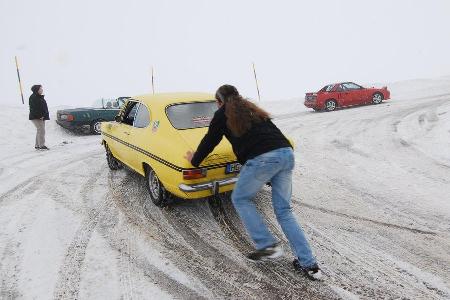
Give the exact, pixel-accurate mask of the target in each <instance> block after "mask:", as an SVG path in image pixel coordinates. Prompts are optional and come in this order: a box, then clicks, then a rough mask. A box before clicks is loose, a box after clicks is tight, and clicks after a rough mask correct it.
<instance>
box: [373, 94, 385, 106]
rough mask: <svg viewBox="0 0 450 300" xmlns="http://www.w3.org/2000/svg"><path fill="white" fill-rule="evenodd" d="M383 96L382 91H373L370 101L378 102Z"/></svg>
mask: <svg viewBox="0 0 450 300" xmlns="http://www.w3.org/2000/svg"><path fill="white" fill-rule="evenodd" d="M383 99H384V97H383V94H382V93H375V94H373V95H372V103H373V104H380V103H381V102H382V101H383Z"/></svg>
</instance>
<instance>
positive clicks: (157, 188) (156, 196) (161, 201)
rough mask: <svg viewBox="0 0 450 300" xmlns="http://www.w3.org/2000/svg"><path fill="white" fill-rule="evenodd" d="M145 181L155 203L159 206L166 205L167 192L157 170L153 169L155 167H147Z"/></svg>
mask: <svg viewBox="0 0 450 300" xmlns="http://www.w3.org/2000/svg"><path fill="white" fill-rule="evenodd" d="M145 183H146V186H147V190H148V192H149V194H150V198H151V199H152V202H153V204H155V205H156V206H158V207H164V206H166V205H167V192H166V190H165V189H164V186H163V185H162V183H161V181H160V180H159V178H158V176H157V175H156V173H155V171H153V169H152V168H150V167H149V166H147V167H146V171H145Z"/></svg>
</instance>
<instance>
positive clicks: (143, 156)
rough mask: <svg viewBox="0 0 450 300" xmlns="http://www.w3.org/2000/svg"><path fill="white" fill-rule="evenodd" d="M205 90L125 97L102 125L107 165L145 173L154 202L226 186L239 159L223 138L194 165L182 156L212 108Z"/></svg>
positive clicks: (232, 181) (231, 183)
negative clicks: (120, 108) (121, 103)
mask: <svg viewBox="0 0 450 300" xmlns="http://www.w3.org/2000/svg"><path fill="white" fill-rule="evenodd" d="M217 109H218V108H217V104H216V101H215V100H214V96H213V95H211V94H206V93H167V94H155V95H151V94H150V95H143V96H137V97H132V98H130V99H129V100H128V101H127V103H126V104H125V105H124V106H123V108H122V110H121V111H120V113H119V115H118V116H117V117H116V119H115V121H113V122H103V123H102V125H101V133H102V144H103V145H104V146H105V149H106V158H107V161H108V166H109V167H110V169H112V170H116V169H118V168H120V167H121V166H122V165H125V166H127V167H129V168H130V169H132V170H134V171H136V172H137V173H139V174H141V175H142V176H145V178H146V180H145V182H146V185H147V188H148V190H149V193H150V197H151V199H152V201H153V203H155V204H156V205H158V206H164V205H166V204H167V200H168V199H169V198H170V196H171V195H174V196H176V197H179V198H183V199H197V198H202V197H207V196H211V195H214V194H217V193H224V192H228V191H231V190H232V189H233V187H234V184H235V183H236V181H237V176H238V173H239V170H240V164H239V163H238V162H237V161H236V157H235V155H234V153H233V151H232V148H231V145H230V143H229V142H228V140H227V139H226V138H224V139H222V141H221V142H220V144H219V145H217V146H216V148H215V149H214V151H213V152H212V153H211V154H210V155H209V156H208V157H207V158H206V159H205V160H204V161H203V163H202V164H201V165H200V167H199V168H194V167H193V166H192V165H191V164H190V163H189V162H188V161H187V160H186V159H185V158H184V157H185V155H186V152H187V151H195V150H196V149H197V146H198V144H199V143H200V141H201V139H202V138H203V136H204V135H205V134H206V132H207V130H208V126H209V123H210V121H211V119H212V117H213V116H214V113H215V111H216V110H217Z"/></svg>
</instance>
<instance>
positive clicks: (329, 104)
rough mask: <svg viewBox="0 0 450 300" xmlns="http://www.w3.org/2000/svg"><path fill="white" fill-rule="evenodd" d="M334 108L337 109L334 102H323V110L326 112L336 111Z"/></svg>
mask: <svg viewBox="0 0 450 300" xmlns="http://www.w3.org/2000/svg"><path fill="white" fill-rule="evenodd" d="M336 107H337V103H336V101H335V100H332V99H331V100H327V101H326V102H325V109H326V110H327V111H333V110H335V109H336Z"/></svg>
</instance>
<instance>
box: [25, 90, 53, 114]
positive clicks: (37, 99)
mask: <svg viewBox="0 0 450 300" xmlns="http://www.w3.org/2000/svg"><path fill="white" fill-rule="evenodd" d="M29 104H30V116H29V119H30V120H36V119H40V118H42V117H44V120H50V116H49V113H48V107H47V101H45V99H44V96H43V95H39V94H34V93H33V94H32V95H31V96H30V99H29Z"/></svg>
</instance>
